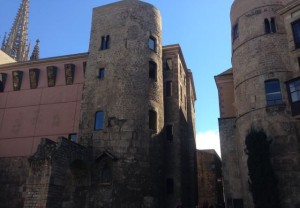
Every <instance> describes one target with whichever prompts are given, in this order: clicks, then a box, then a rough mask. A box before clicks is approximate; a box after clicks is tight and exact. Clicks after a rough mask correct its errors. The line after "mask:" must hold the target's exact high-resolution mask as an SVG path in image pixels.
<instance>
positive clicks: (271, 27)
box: [264, 17, 276, 34]
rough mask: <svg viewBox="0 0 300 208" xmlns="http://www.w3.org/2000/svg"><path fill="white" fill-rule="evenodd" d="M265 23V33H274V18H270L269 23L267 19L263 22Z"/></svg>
mask: <svg viewBox="0 0 300 208" xmlns="http://www.w3.org/2000/svg"><path fill="white" fill-rule="evenodd" d="M264 23H265V33H266V34H268V33H276V23H275V18H274V17H272V18H271V21H270V20H269V19H267V18H266V19H265V20H264Z"/></svg>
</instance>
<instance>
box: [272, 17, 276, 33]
mask: <svg viewBox="0 0 300 208" xmlns="http://www.w3.org/2000/svg"><path fill="white" fill-rule="evenodd" d="M271 32H272V33H276V24H275V18H274V17H272V18H271Z"/></svg>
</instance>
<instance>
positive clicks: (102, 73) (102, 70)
mask: <svg viewBox="0 0 300 208" xmlns="http://www.w3.org/2000/svg"><path fill="white" fill-rule="evenodd" d="M98 78H99V79H100V80H103V79H104V78H105V68H104V67H101V68H99V70H98Z"/></svg>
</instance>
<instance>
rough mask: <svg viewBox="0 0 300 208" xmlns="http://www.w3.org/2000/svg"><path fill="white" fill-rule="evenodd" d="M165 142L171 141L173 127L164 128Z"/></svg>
mask: <svg viewBox="0 0 300 208" xmlns="http://www.w3.org/2000/svg"><path fill="white" fill-rule="evenodd" d="M166 134H167V140H169V141H173V125H167V126H166Z"/></svg>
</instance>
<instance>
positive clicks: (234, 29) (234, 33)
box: [232, 23, 239, 41]
mask: <svg viewBox="0 0 300 208" xmlns="http://www.w3.org/2000/svg"><path fill="white" fill-rule="evenodd" d="M238 37H239V25H238V24H237V23H236V24H235V25H234V26H233V27H232V41H234V40H235V39H237V38H238Z"/></svg>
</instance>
